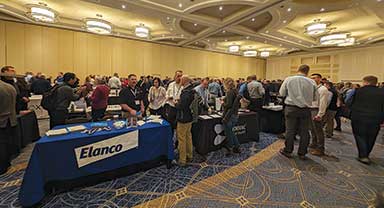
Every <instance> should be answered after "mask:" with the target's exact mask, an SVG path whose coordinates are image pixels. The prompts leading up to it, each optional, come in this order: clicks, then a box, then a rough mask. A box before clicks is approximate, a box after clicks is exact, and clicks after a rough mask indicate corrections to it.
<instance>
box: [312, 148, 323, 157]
mask: <svg viewBox="0 0 384 208" xmlns="http://www.w3.org/2000/svg"><path fill="white" fill-rule="evenodd" d="M309 153H311V154H312V155H315V156H324V155H325V154H324V151H321V150H319V149H313V150H310V151H309Z"/></svg>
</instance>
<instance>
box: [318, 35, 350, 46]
mask: <svg viewBox="0 0 384 208" xmlns="http://www.w3.org/2000/svg"><path fill="white" fill-rule="evenodd" d="M347 38H348V34H347V33H334V34H330V35H325V36H322V37H321V38H320V44H321V45H337V44H342V43H345V41H346V39H347Z"/></svg>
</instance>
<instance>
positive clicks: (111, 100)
mask: <svg viewBox="0 0 384 208" xmlns="http://www.w3.org/2000/svg"><path fill="white" fill-rule="evenodd" d="M119 104H120V97H119V96H109V97H108V105H119Z"/></svg>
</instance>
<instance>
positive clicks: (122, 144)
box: [75, 131, 139, 168]
mask: <svg viewBox="0 0 384 208" xmlns="http://www.w3.org/2000/svg"><path fill="white" fill-rule="evenodd" d="M138 145H139V131H133V132H129V133H126V134H122V135H119V136H116V137H112V138H110V139H107V140H103V141H100V142H96V143H93V144H89V145H86V146H82V147H78V148H76V149H75V155H76V160H77V166H78V167H79V168H81V167H83V166H86V165H89V164H91V163H94V162H97V161H99V160H103V159H106V158H109V157H112V156H114V155H117V154H120V153H123V152H125V151H127V150H130V149H132V148H135V147H137V146H138Z"/></svg>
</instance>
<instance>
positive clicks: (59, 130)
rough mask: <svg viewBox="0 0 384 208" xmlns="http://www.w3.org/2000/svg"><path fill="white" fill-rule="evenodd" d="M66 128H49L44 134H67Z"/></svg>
mask: <svg viewBox="0 0 384 208" xmlns="http://www.w3.org/2000/svg"><path fill="white" fill-rule="evenodd" d="M68 133H69V132H68V130H67V129H55V130H49V131H47V132H45V135H46V136H59V135H64V134H68Z"/></svg>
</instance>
